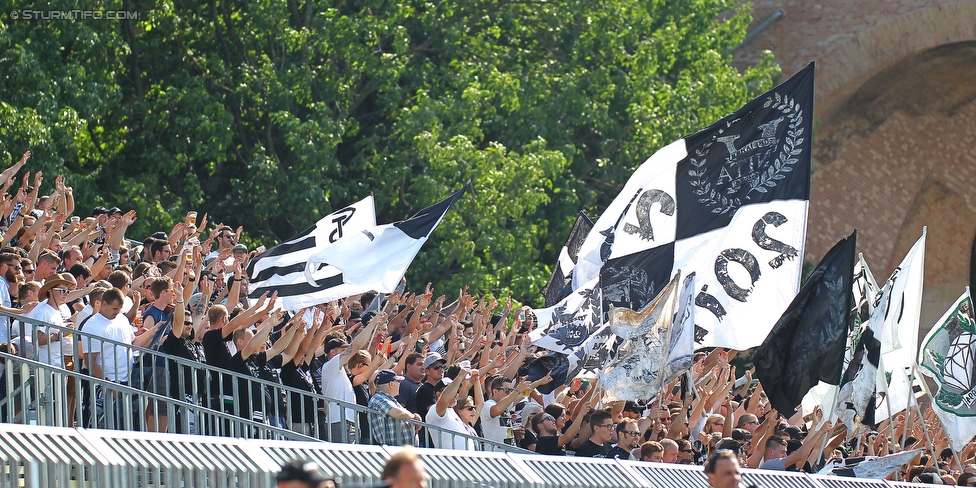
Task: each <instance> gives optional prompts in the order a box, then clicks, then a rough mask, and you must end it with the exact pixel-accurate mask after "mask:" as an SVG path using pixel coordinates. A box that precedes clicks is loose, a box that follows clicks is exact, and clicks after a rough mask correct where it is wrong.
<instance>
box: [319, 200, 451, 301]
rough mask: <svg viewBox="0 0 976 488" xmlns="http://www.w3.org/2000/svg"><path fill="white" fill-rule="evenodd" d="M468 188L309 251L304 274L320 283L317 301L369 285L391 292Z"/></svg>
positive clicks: (365, 287)
mask: <svg viewBox="0 0 976 488" xmlns="http://www.w3.org/2000/svg"><path fill="white" fill-rule="evenodd" d="M466 188H467V186H465V187H464V188H462V189H460V190H458V191H456V192H454V193H453V194H452V195H451V196H449V197H447V198H445V199H444V200H441V201H440V202H437V203H435V204H434V205H431V206H430V207H427V208H425V209H423V210H421V211H420V212H418V213H417V214H416V215H414V216H413V217H410V218H409V219H407V220H403V221H400V222H394V223H392V224H385V225H379V226H375V227H372V228H370V229H366V230H363V231H362V232H358V233H356V234H353V235H351V236H347V237H345V238H344V239H342V240H341V241H338V242H336V243H335V244H333V245H332V246H331V247H329V248H327V249H324V250H322V251H319V252H318V253H316V254H315V255H313V256H312V257H310V258H309V259H308V264H307V265H306V266H305V278H306V280H307V284H308V285H309V286H310V287H312V288H314V289H316V292H315V295H316V297H317V298H316V299H315V303H322V301H321V299H322V298H325V300H335V299H337V298H342V297H347V296H349V295H355V294H357V293H364V292H367V291H371V290H373V291H378V292H380V293H392V292H393V290H394V289H396V287H397V285H398V284H399V283H400V279H401V278H403V274H404V273H406V271H407V267H408V266H410V263H411V262H413V258H414V257H416V256H417V253H418V252H419V251H420V248H421V247H422V246H423V245H424V243H425V242H427V238H428V237H430V234H431V232H433V231H434V229H435V228H436V227H437V225H438V224H440V222H441V220H443V219H444V215H445V214H447V211H448V210H450V209H451V207H452V206H453V205H454V203H455V202H457V200H458V199H459V198H461V195H462V194H463V193H464V191H465V189H466ZM337 271H338V274H337ZM312 304H313V303H309V305H312Z"/></svg>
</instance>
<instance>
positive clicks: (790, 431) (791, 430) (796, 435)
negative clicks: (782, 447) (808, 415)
mask: <svg viewBox="0 0 976 488" xmlns="http://www.w3.org/2000/svg"><path fill="white" fill-rule="evenodd" d="M786 434H787V435H789V436H790V438H791V439H802V438H803V437H804V436H805V434H804V433H803V431H802V430H800V428H799V427H797V426H795V425H791V426H789V427H787V428H786Z"/></svg>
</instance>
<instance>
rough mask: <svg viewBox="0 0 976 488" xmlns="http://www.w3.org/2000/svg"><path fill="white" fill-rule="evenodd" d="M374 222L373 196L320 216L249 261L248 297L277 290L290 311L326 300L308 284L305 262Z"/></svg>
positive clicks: (285, 307)
mask: <svg viewBox="0 0 976 488" xmlns="http://www.w3.org/2000/svg"><path fill="white" fill-rule="evenodd" d="M375 225H376V211H375V208H374V205H373V196H372V195H370V196H368V197H366V198H364V199H362V200H360V201H358V202H356V203H354V204H352V205H350V206H348V207H345V208H343V209H340V210H336V211H335V212H332V213H330V214H329V215H326V216H325V217H322V218H321V219H319V221H318V222H316V223H315V224H314V225H312V226H311V227H309V228H308V229H305V231H304V232H302V233H301V234H298V235H297V236H295V237H293V238H291V239H289V240H287V241H285V242H282V243H281V244H278V245H277V246H275V247H273V248H271V249H269V250H267V251H266V252H264V253H262V254H260V255H259V256H257V257H255V258H254V259H252V260H251V262H250V263H249V264H248V266H247V275H248V278H249V280H250V281H249V283H250V285H249V287H248V298H251V299H256V298H259V297H260V296H261V295H262V294H264V293H265V292H268V293H271V292H275V291H277V292H278V300H279V303H280V304H281V306H282V307H283V308H284V309H285V310H289V311H296V310H300V309H301V308H303V307H306V306H310V305H316V304H319V303H323V302H324V301H327V300H322V301H318V298H317V297H316V294H317V293H319V292H320V291H321V289H320V288H318V287H315V286H312V285H310V284H309V283H308V280H307V279H306V278H305V263H306V262H307V261H308V259H309V258H311V257H312V256H313V255H315V254H316V253H318V252H319V251H322V250H323V249H326V248H328V247H329V246H331V245H333V244H335V243H336V242H337V241H338V240H339V239H342V238H343V237H345V236H348V235H352V234H356V233H358V232H362V231H363V230H366V229H369V228H371V227H374V226H375ZM334 274H338V271H335V273H334Z"/></svg>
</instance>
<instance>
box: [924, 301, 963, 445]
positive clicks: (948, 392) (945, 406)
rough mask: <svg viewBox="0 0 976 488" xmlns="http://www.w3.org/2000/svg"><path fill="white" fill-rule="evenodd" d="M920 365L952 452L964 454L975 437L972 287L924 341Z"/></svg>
mask: <svg viewBox="0 0 976 488" xmlns="http://www.w3.org/2000/svg"><path fill="white" fill-rule="evenodd" d="M918 363H919V366H921V371H922V372H923V373H924V374H925V375H927V376H929V377H931V378H932V379H933V380H935V383H936V385H937V389H936V391H935V392H934V394H933V402H932V404H933V406H934V410H935V413H936V415H938V417H939V420H941V421H942V425H943V426H944V427H945V430H946V433H947V434H949V442H950V443H951V444H952V449H953V450H955V451H957V452H958V451H961V450H962V449H963V447H965V445H966V443H968V442H969V440H970V439H972V438H973V436H974V435H976V384H974V383H976V378H974V375H976V372H974V368H976V322H974V321H973V300H972V297H970V295H969V287H966V292H965V293H963V294H962V296H961V297H959V299H958V300H956V302H955V303H953V304H952V306H951V307H949V310H948V311H947V312H946V313H945V315H943V316H942V318H941V319H939V321H938V322H936V323H935V325H933V326H932V330H930V331H929V333H928V334H927V335H926V336H925V339H923V340H922V347H921V348H920V349H919V351H918Z"/></svg>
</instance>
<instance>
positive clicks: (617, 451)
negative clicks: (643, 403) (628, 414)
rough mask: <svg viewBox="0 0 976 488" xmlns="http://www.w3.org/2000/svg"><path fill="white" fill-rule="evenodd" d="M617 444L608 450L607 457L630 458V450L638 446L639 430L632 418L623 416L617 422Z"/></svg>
mask: <svg viewBox="0 0 976 488" xmlns="http://www.w3.org/2000/svg"><path fill="white" fill-rule="evenodd" d="M615 430H616V431H617V445H616V446H613V449H611V450H610V455H609V456H607V457H608V458H614V459H623V460H627V459H632V458H631V452H633V450H634V449H637V448H639V447H640V438H641V431H640V427H638V426H637V421H636V420H634V419H629V418H625V419H622V420H621V421H620V423H618V424H617V428H616V429H615Z"/></svg>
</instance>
